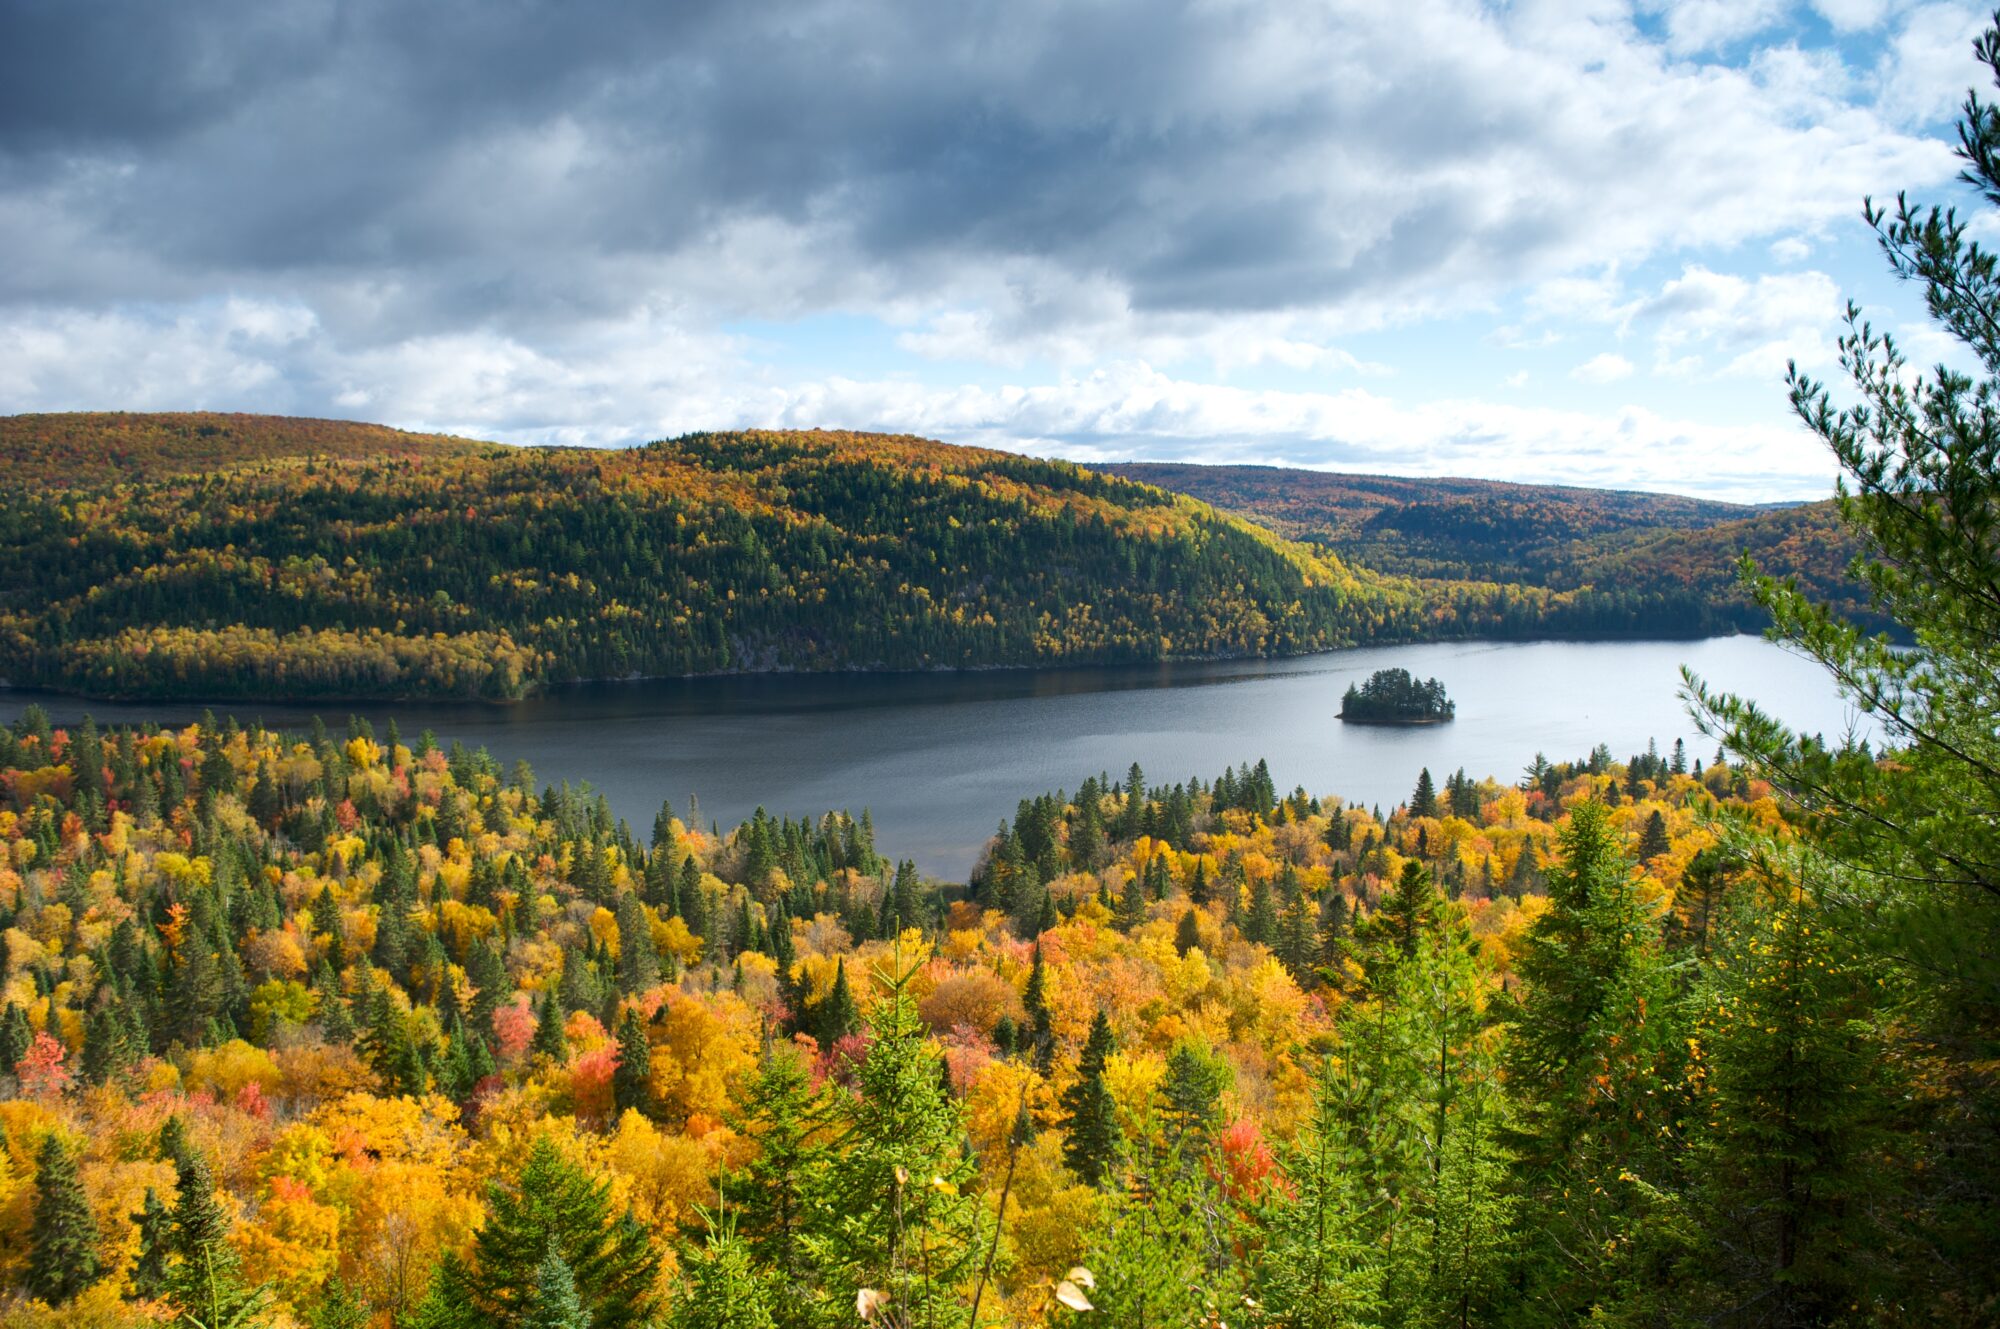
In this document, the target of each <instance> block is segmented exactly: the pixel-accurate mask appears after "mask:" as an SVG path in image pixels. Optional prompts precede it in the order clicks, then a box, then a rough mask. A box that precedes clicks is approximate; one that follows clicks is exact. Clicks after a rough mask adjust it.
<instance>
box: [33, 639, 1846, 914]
mask: <svg viewBox="0 0 2000 1329" xmlns="http://www.w3.org/2000/svg"><path fill="white" fill-rule="evenodd" d="M1682 664H1687V665H1689V666H1691V667H1692V668H1694V669H1695V670H1696V671H1697V672H1698V673H1700V674H1701V675H1702V676H1703V677H1704V678H1706V679H1707V680H1708V681H1709V682H1710V683H1711V684H1713V685H1715V686H1719V687H1722V688H1726V689H1729V690H1731V691H1736V692H1739V693H1742V694H1744V695H1746V696H1749V697H1752V698H1755V699H1757V700H1759V701H1760V702H1763V703H1765V704H1767V706H1768V707H1769V708H1771V709H1773V710H1775V711H1776V713H1777V714H1778V715H1780V716H1781V717H1782V718H1784V719H1785V720H1786V721H1787V722H1789V723H1790V724H1792V726H1793V727H1794V728H1798V729H1803V730H1806V731H1817V732H1821V733H1824V734H1826V735H1827V736H1828V737H1833V736H1835V735H1836V734H1839V733H1843V732H1845V731H1846V730H1847V728H1848V727H1849V726H1850V725H1851V724H1858V723H1859V720H1860V717H1858V716H1857V714H1856V713H1855V712H1854V711H1853V710H1852V709H1851V708H1850V707H1848V706H1846V705H1844V704H1843V703H1842V702H1841V700H1840V699H1839V697H1838V696H1837V695H1836V694H1835V692H1834V690H1833V687H1832V685H1831V683H1830V682H1828V680H1827V678H1826V676H1825V675H1824V674H1822V673H1821V672H1820V671H1819V670H1817V669H1816V668H1815V667H1814V666H1813V665H1811V664H1810V663H1809V662H1807V661H1804V660H1802V659H1799V658H1798V657H1796V656H1794V655H1792V654H1790V653H1788V652H1786V651H1784V650H1782V649H1780V648H1779V647H1776V646H1773V645H1771V644H1770V643H1768V642H1765V641H1763V640H1761V639H1760V638H1756V637H1720V638H1714V639H1711V640H1707V641H1693V642H1687V641H1676V642H1530V643H1509V644H1495V643H1482V642H1471V643H1466V642H1459V643H1437V644H1429V645H1420V646H1394V647H1379V648H1365V649H1360V650H1352V651H1339V652H1334V653H1331V654H1326V655H1316V656H1307V657H1303V658H1300V659H1293V660H1276V661H1233V662H1228V663H1210V664H1177V665H1167V666H1158V667H1152V666H1149V667H1143V668H1109V669H1060V670H1022V671H992V672H981V673H969V674H942V673H940V674H844V675H817V676H812V675H807V676H800V675H792V676H764V677H757V678H722V679H695V680H668V681H651V682H642V683H621V684H605V685H596V686H591V687H583V688H576V689H572V690H568V691H564V692H561V693H558V694H556V695H554V696H550V697H544V698H540V699H537V700H534V701H530V702H525V703H522V704H520V705H517V706H512V707H505V708H479V707H468V706H462V705H447V706H441V705H401V704H384V705H362V706H356V707H344V706H332V707H327V706H321V707H313V706H279V705H255V704H247V705H236V706H233V707H230V708H224V707H217V708H216V709H217V713H218V714H220V713H222V712H223V711H224V710H225V709H234V710H235V711H236V713H237V714H238V715H239V716H241V717H243V718H245V719H249V718H252V717H261V718H262V719H263V720H265V721H266V722H267V723H272V724H280V723H282V724H287V725H292V724H298V723H302V722H307V721H309V720H310V717H311V716H312V714H313V713H314V712H315V710H317V711H318V712H319V713H321V714H324V715H325V716H326V717H327V723H328V725H329V726H330V727H335V728H341V727H344V725H345V716H346V715H347V713H348V711H349V710H358V711H360V712H361V713H363V714H365V715H367V716H368V717H369V719H370V720H371V721H372V722H373V723H374V724H375V726H376V729H377V733H378V735H379V733H380V731H381V727H382V725H383V724H384V722H385V721H387V720H388V719H389V718H390V717H391V716H392V715H393V716H394V717H395V718H396V720H397V722H398V723H399V724H400V725H401V726H402V730H403V734H404V737H405V741H408V740H409V739H413V738H415V736H416V735H417V734H418V733H419V732H420V731H421V730H423V729H425V728H429V729H432V730H434V731H435V732H436V733H437V735H438V737H439V739H440V740H441V741H443V742H450V741H451V740H453V739H457V740H460V741H462V742H464V743H466V744H467V745H468V746H480V745H483V746H485V747H486V748H488V749H489V750H491V751H492V753H493V754H494V755H495V756H496V757H498V758H500V759H501V761H502V762H503V763H504V764H508V765H511V764H512V762H514V761H515V760H516V759H525V760H526V761H528V762H529V763H530V764H531V765H532V766H533V767H534V769H535V775H536V778H537V779H538V780H539V781H541V782H543V783H554V782H557V781H561V780H569V781H571V782H573V783H576V782H583V781H588V782H589V783H590V784H592V785H593V786H595V787H596V788H598V789H601V790H603V791H604V793H605V794H606V796H607V797H609V799H610V800H611V804H612V807H613V809H614V811H615V812H616V813H617V814H618V815H619V816H622V817H624V818H626V819H627V820H629V821H630V822H631V823H632V825H633V826H634V827H635V828H636V829H638V830H639V831H640V832H641V833H642V834H643V833H644V832H645V831H646V829H647V828H649V827H650V826H651V824H652V819H653V814H654V812H655V811H657V810H658V808H659V805H660V800H661V799H662V798H671V799H672V800H673V803H674V807H675V809H676V810H677V811H679V812H680V813H681V814H682V815H683V816H685V815H687V811H688V807H689V800H690V796H694V797H698V798H699V800H700V815H701V817H702V819H703V821H704V822H706V821H708V820H711V819H713V820H715V821H718V822H720V823H721V824H722V826H723V827H724V828H727V827H729V826H731V825H733V824H735V823H736V822H738V821H741V820H742V819H744V818H746V817H747V816H749V814H750V813H751V811H752V810H753V809H754V808H756V807H757V806H759V805H760V804H761V805H762V806H763V807H765V808H766V809H768V810H769V811H770V812H771V813H772V814H773V815H778V814H787V815H792V816H798V815H801V814H806V813H813V814H817V813H819V812H822V811H825V810H827V809H829V808H851V809H853V810H854V811H855V812H856V813H857V814H858V813H859V811H860V810H861V808H863V807H864V806H865V807H867V808H869V809H870V810H871V811H872V812H873V815H874V819H875V828H876V840H877V844H878V846H879V847H880V848H881V849H882V851H883V852H884V853H885V854H889V855H891V856H896V857H910V858H914V859H915V860H916V861H917V863H918V865H919V866H920V867H921V868H922V869H923V870H924V871H926V872H931V873H935V874H937V875H939V876H944V877H952V878H961V877H963V875H964V874H965V872H966V871H967V870H968V869H969V868H970V867H971V865H972V863H973V861H974V859H975V857H976V856H977V854H978V852H979V849H980V846H981V845H982V844H983V843H984V842H985V840H986V837H988V836H989V835H991V834H992V832H993V830H994V828H995V826H996V825H997V824H998V822H999V820H1000V819H1001V818H1002V817H1003V816H1009V815H1011V814H1012V812H1013V810H1014V805H1015V803H1016V802H1017V801H1019V800H1020V799H1021V798H1023V797H1026V796H1029V795H1033V794H1036V793H1040V792H1042V791H1043V790H1050V789H1056V788H1063V789H1075V788H1076V787H1077V785H1079V784H1080V783H1081V782H1082V781H1083V779H1084V778H1085V777H1086V776H1089V775H1092V774H1095V773H1098V772H1110V773H1111V774H1112V775H1114V776H1119V775H1122V774H1123V773H1124V771H1125V769H1126V768H1127V767H1128V766H1129V765H1131V763H1132V762H1134V761H1137V762H1139V763H1140V764H1141V765H1142V766H1143V767H1144V768H1145V770H1146V774H1147V777H1148V779H1149V781H1151V782H1154V783H1161V782H1167V781H1172V780H1183V779H1186V778H1188V777H1190V776H1197V775H1198V776H1200V777H1201V778H1203V779H1209V778H1212V777H1213V776H1215V775H1216V774H1217V773H1218V772H1220V771H1221V770H1222V769H1223V767H1225V766H1230V765H1235V764H1237V763H1240V762H1255V761H1256V760H1257V759H1258V758H1259V757H1262V758H1265V759H1267V760H1268V761H1269V762H1270V763H1271V773H1272V776H1273V777H1274V778H1275V779H1276V781H1277V783H1278V785H1279V787H1280V789H1290V788H1292V787H1293V786H1295V785H1304V786H1305V787H1306V789H1308V790H1309V791H1311V792H1313V793H1315V794H1337V795H1339V796H1341V797H1343V798H1345V799H1346V800H1348V801H1349V802H1361V803H1367V804H1371V805H1372V804H1380V805H1381V806H1382V807H1384V808H1385V809H1386V808H1388V807H1390V806H1393V805H1394V804H1395V803H1397V802H1399V801H1400V800H1402V799H1404V798H1406V797H1407V796H1408V794H1409V792H1410V790H1411V788H1412V787H1413V786H1414V785H1415V783H1416V778H1417V772H1418V771H1419V770H1420V769H1421V768H1423V767H1426V766H1427V767H1429V768H1430V770H1431V772H1432V774H1433V775H1434V776H1436V777H1437V778H1438V779H1439V780H1442V779H1443V778H1444V776H1445V775H1446V774H1447V773H1448V772H1450V771H1453V770H1457V769H1458V768H1460V767H1463V768H1464V769H1465V771H1466V772H1467V773H1468V774H1470V775H1473V776H1476V777H1478V776H1488V775H1491V776H1497V777H1499V778H1501V779H1506V780H1513V779H1516V778H1518V776H1519V775H1520V773H1521V770H1522V768H1523V767H1525V766H1526V765H1527V764H1528V763H1529V761H1531V760H1532V759H1533V757H1534V755H1535V753H1536V752H1538V751H1539V752H1545V753H1547V754H1548V755H1549V757H1550V758H1552V759H1562V758H1573V757H1581V756H1583V755H1584V754H1586V753H1587V752H1589V750H1590V749H1591V748H1592V747H1593V746H1595V745H1596V744H1598V743H1600V742H1602V743H1608V744H1610V746H1611V750H1612V751H1613V753H1615V754H1616V755H1617V756H1618V757H1619V758H1621V759H1622V758H1624V757H1625V756H1627V755H1629V754H1630V753H1633V752H1639V751H1643V750H1644V749H1645V746H1646V742H1647V740H1648V739H1655V740H1657V741H1658V742H1659V745H1660V749H1661V751H1662V752H1665V751H1668V750H1669V749H1670V748H1671V747H1672V745H1673V741H1674V739H1676V738H1682V739H1685V740H1686V741H1687V743H1688V751H1689V756H1690V758H1693V757H1700V758H1701V759H1702V760H1704V761H1707V760H1708V759H1709V758H1710V757H1711V756H1712V755H1713V753H1714V750H1715V744H1714V743H1713V742H1712V741H1706V740H1702V739H1701V738H1700V737H1699V735H1698V733H1697V732H1696V730H1695V727H1694V724H1693V722H1692V721H1691V720H1689V719H1688V717H1687V713H1686V710H1685V708H1684V706H1683V705H1682V703H1681V701H1680V699H1679V697H1678V693H1677V690H1678V688H1679V683H1680V677H1679V669H1680V666H1681V665H1682ZM1391 665H1396V666H1401V667H1403V668H1405V669H1408V670H1409V671H1410V672H1411V673H1413V674H1415V675H1417V676H1418V677H1419V678H1427V677H1431V676H1436V677H1437V678H1439V679H1441V680H1442V681H1443V682H1444V684H1445V687H1446V689H1447V691H1448V692H1449V693H1450V695H1451V697H1452V698H1453V699H1454V700H1455V701H1456V702H1457V703H1458V718H1457V720H1456V721H1455V722H1454V723H1452V724H1449V725H1441V726H1437V727H1434V728H1423V729H1384V728H1365V727H1357V726H1349V725H1343V724H1342V723H1341V722H1340V721H1339V720H1337V719H1335V718H1334V717H1335V714H1336V712H1337V711H1338V710H1339V709H1340V697H1341V694H1342V693H1343V692H1344V691H1345V690H1346V689H1347V686H1348V684H1349V683H1352V682H1357V681H1359V680H1362V679H1365V678H1366V677H1367V676H1368V675H1369V674H1370V673H1371V672H1373V671H1374V670H1376V669H1381V668H1384V667H1387V666H1391ZM31 701H39V702H40V703H41V704H42V706H43V707H44V708H45V709H46V710H48V712H49V713H50V715H51V716H53V717H54V718H55V720H56V721H57V723H74V722H75V721H77V720H79V719H81V718H82V716H83V715H84V713H85V712H86V711H87V712H89V713H91V714H94V715H95V716H96V717H97V719H98V720H99V722H100V723H106V722H116V721H122V720H133V719H154V720H158V721H161V722H167V721H175V722H180V721H185V720H188V719H191V718H193V717H195V716H197V715H199V714H200V710H201V708H200V707H199V706H196V705H187V704H182V703H167V704H138V705H134V704H119V703H107V702H82V701H78V700H76V699H74V698H67V697H57V696H49V695H40V694H31V693H26V692H21V691H15V690H6V689H0V719H12V718H14V717H15V716H17V715H18V714H19V713H20V711H21V710H22V709H23V708H24V707H25V706H26V705H28V703H29V702H31ZM1863 728H1864V731H1865V726H1863Z"/></svg>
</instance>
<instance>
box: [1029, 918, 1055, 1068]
mask: <svg viewBox="0 0 2000 1329" xmlns="http://www.w3.org/2000/svg"><path fill="white" fill-rule="evenodd" d="M1047 984H1048V977H1047V974H1046V972H1045V971H1044V970H1043V968H1042V948H1041V947H1040V946H1037V947H1035V958H1034V962H1033V964H1031V965H1030V966H1029V969H1028V983H1027V986H1026V987H1025V988H1024V989H1023V990H1022V992H1021V1012H1022V1018H1023V1019H1024V1020H1025V1022H1026V1029H1025V1031H1024V1032H1025V1034H1026V1037H1027V1050H1028V1052H1029V1054H1030V1056H1031V1057H1032V1058H1033V1060H1034V1063H1035V1069H1036V1070H1038V1071H1041V1072H1042V1073H1043V1074H1044V1075H1046V1074H1048V1071H1049V1066H1050V1064H1051V1063H1052V1062H1053V1060H1054V1058H1055V1052H1056V1033H1055V1025H1054V1023H1053V1017H1052V1016H1051V1015H1050V1013H1049V1001H1048V988H1047Z"/></svg>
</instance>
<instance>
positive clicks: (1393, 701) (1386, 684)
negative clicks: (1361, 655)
mask: <svg viewBox="0 0 2000 1329" xmlns="http://www.w3.org/2000/svg"><path fill="white" fill-rule="evenodd" d="M1457 710H1458V707H1457V706H1456V705H1455V704H1454V703H1453V702H1452V701H1451V699H1450V698H1448V697H1446V696H1445V695H1444V684H1442V683H1440V682H1438V680H1436V679H1435V678H1427V679H1422V680H1418V679H1416V678H1412V677H1411V676H1410V671H1409V670H1407V669H1378V670H1376V671H1375V672H1374V673H1373V674H1371V675H1369V676H1368V681H1367V682H1366V683H1363V684H1361V685H1360V686H1359V687H1355V686H1354V685H1352V684H1349V685H1348V688H1347V695H1346V696H1344V697H1343V698H1341V703H1340V718H1341V719H1343V720H1355V721H1359V722H1361V723H1363V724H1439V723H1442V722H1443V721H1446V720H1449V719H1451V718H1452V716H1453V715H1455V714H1456V713H1457Z"/></svg>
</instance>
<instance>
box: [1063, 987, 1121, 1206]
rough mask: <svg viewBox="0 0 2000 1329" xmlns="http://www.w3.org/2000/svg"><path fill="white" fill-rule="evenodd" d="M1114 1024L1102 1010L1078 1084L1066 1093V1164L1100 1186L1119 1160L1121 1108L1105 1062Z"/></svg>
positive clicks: (1081, 1064)
mask: <svg viewBox="0 0 2000 1329" xmlns="http://www.w3.org/2000/svg"><path fill="white" fill-rule="evenodd" d="M1111 1047H1112V1042H1111V1022H1110V1021H1109V1020H1107V1019H1105V1017H1104V1012H1103V1011H1099V1012H1098V1013H1097V1018H1096V1019H1095V1020H1093V1021H1091V1025H1090V1037H1089V1038H1088V1039H1086V1040H1085V1042H1084V1045H1083V1055H1082V1056H1081V1057H1080V1058H1079V1059H1078V1061H1077V1067H1076V1074H1077V1078H1076V1083H1075V1084H1072V1085H1071V1086H1070V1087H1069V1088H1067V1089H1065V1090H1063V1092H1062V1096H1061V1100H1060V1101H1061V1103H1062V1108H1063V1119H1062V1127H1063V1161H1064V1162H1065V1163H1067V1164H1068V1165H1069V1170H1070V1171H1071V1172H1074V1173H1075V1174H1076V1176H1077V1179H1078V1180H1079V1181H1082V1182H1084V1183H1085V1184H1087V1185H1091V1186H1099V1185H1102V1184H1103V1183H1104V1180H1105V1178H1106V1177H1107V1176H1109V1175H1110V1172H1111V1169H1112V1167H1113V1165H1114V1164H1115V1163H1116V1162H1117V1158H1118V1143H1119V1139H1120V1133H1119V1129H1118V1116H1117V1105H1116V1104H1115V1103H1113V1102H1112V1100H1111V1091H1110V1090H1109V1089H1107V1088H1105V1086H1104V1061H1105V1058H1107V1057H1109V1056H1110V1055H1111Z"/></svg>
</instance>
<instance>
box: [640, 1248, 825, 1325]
mask: <svg viewBox="0 0 2000 1329" xmlns="http://www.w3.org/2000/svg"><path fill="white" fill-rule="evenodd" d="M768 1267H769V1266H767V1265H766V1264H765V1263H764V1262H763V1261H761V1260H759V1259H757V1258H756V1257H755V1255H754V1253H753V1251H752V1249H751V1248H750V1247H749V1246H748V1245H747V1244H746V1243H745V1242H744V1241H743V1239H742V1238H741V1237H739V1236H737V1235H736V1232H735V1230H734V1228H733V1227H731V1226H730V1225H728V1224H727V1223H726V1222H723V1221H718V1222H712V1223H711V1224H710V1226H709V1231H708V1239H707V1240H706V1241H705V1242H703V1243H702V1244H701V1245H699V1246H697V1247H694V1248H693V1249H691V1250H687V1251H685V1252H683V1254H682V1255H681V1286H680V1295H679V1296H678V1297H677V1298H676V1299H675V1301H674V1304H673V1310H672V1313H671V1314H670V1315H669V1316H668V1317H667V1326H668V1329H777V1326H778V1325H779V1324H780V1323H781V1322H782V1321H781V1320H780V1319H779V1317H778V1316H777V1315H776V1314H775V1313H774V1310H775V1308H777V1307H778V1306H779V1305H781V1301H780V1297H781V1294H780V1293H779V1292H778V1291H776V1290H775V1289H773V1287H772V1286H771V1278H770V1275H769V1274H768V1272H767V1269H768ZM795 1309H796V1307H795Z"/></svg>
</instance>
